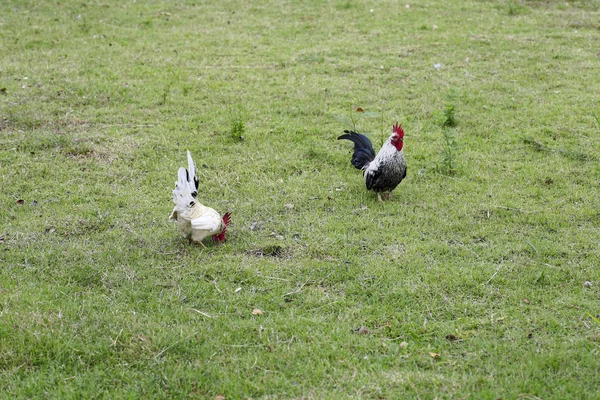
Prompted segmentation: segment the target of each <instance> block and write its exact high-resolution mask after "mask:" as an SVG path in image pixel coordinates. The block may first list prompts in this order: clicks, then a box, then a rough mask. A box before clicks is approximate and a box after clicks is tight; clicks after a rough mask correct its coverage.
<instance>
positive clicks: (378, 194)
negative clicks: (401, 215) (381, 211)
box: [377, 193, 383, 203]
mask: <svg viewBox="0 0 600 400" xmlns="http://www.w3.org/2000/svg"><path fill="white" fill-rule="evenodd" d="M377 200H379V202H380V203H383V200H381V193H377Z"/></svg>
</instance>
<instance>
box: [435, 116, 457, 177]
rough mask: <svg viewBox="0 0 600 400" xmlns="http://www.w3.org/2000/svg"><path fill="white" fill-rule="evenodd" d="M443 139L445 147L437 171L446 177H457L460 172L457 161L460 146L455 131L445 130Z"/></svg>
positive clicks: (443, 130)
mask: <svg viewBox="0 0 600 400" xmlns="http://www.w3.org/2000/svg"><path fill="white" fill-rule="evenodd" d="M442 139H443V145H442V151H441V161H440V163H439V164H438V165H437V166H436V170H437V171H438V172H439V173H441V174H444V175H456V173H457V172H458V165H457V159H456V153H457V150H458V144H457V143H456V138H455V137H454V132H453V130H452V129H448V128H443V129H442Z"/></svg>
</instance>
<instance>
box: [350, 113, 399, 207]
mask: <svg viewBox="0 0 600 400" xmlns="http://www.w3.org/2000/svg"><path fill="white" fill-rule="evenodd" d="M344 133H345V134H344V135H342V136H340V137H338V140H340V139H348V140H350V141H352V142H353V143H354V153H353V154H352V160H351V161H350V162H351V163H352V165H354V166H355V167H356V168H357V169H360V170H362V171H363V175H364V177H365V183H366V185H367V189H368V190H373V191H375V192H376V193H377V199H378V200H379V201H382V200H381V193H384V196H385V197H386V198H387V199H390V198H391V197H392V193H391V192H392V190H394V189H395V188H396V186H398V184H399V183H400V182H401V181H402V179H404V177H405V176H406V160H405V159H404V154H402V146H403V145H404V130H403V129H402V126H400V125H398V123H397V122H396V125H394V127H393V130H392V135H391V136H390V137H389V139H388V140H386V142H385V143H384V144H383V146H382V147H381V150H379V153H377V154H375V150H373V144H371V141H370V140H369V138H368V137H366V136H365V135H363V134H360V133H356V132H352V131H347V130H346V131H344Z"/></svg>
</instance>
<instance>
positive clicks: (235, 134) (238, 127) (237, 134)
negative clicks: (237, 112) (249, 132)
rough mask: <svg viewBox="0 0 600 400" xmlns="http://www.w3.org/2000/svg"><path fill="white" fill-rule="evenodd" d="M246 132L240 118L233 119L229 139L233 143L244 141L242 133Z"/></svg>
mask: <svg viewBox="0 0 600 400" xmlns="http://www.w3.org/2000/svg"><path fill="white" fill-rule="evenodd" d="M245 131H246V126H245V125H244V121H243V120H242V119H241V118H239V117H238V118H235V119H234V120H233V121H231V129H230V130H229V133H230V134H231V138H232V139H233V141H234V142H241V141H242V140H244V136H243V134H244V132H245Z"/></svg>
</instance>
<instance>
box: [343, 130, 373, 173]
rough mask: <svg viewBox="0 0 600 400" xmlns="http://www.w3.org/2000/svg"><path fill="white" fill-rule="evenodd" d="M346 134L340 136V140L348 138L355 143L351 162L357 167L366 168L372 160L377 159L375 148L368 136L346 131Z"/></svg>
mask: <svg viewBox="0 0 600 400" xmlns="http://www.w3.org/2000/svg"><path fill="white" fill-rule="evenodd" d="M344 133H345V135H342V136H340V137H338V140H341V139H348V140H350V141H352V142H353V143H354V153H353V154H352V160H350V162H351V163H352V165H354V167H356V168H357V169H364V168H365V167H366V166H367V165H368V164H369V163H370V162H371V161H373V160H374V159H375V150H373V145H372V144H371V141H370V140H369V138H368V137H366V136H365V135H363V134H361V133H356V132H351V131H344Z"/></svg>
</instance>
